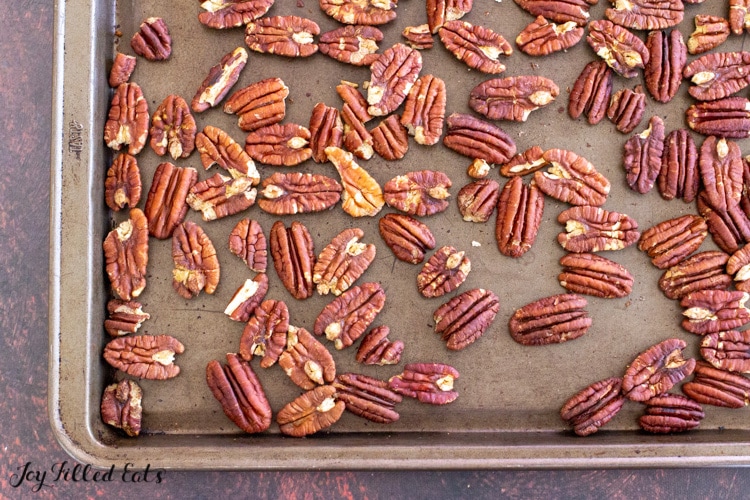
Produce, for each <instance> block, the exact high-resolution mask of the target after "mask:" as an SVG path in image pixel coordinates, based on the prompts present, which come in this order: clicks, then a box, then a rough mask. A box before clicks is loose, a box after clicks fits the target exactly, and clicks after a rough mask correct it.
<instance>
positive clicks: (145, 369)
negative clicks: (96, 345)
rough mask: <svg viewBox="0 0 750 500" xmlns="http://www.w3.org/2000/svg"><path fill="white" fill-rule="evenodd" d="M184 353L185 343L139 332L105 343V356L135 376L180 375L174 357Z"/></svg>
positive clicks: (159, 378) (159, 376)
mask: <svg viewBox="0 0 750 500" xmlns="http://www.w3.org/2000/svg"><path fill="white" fill-rule="evenodd" d="M183 352H185V346H183V345H182V343H181V342H180V341H179V340H177V339H176V338H174V337H171V336H169V335H138V336H135V337H118V338H116V339H113V340H111V341H110V342H109V343H108V344H107V345H106V346H104V359H105V360H106V361H107V363H109V364H110V365H111V366H112V367H114V368H116V369H118V370H122V371H123V372H125V373H127V374H128V375H131V376H133V377H138V378H145V379H148V380H167V379H170V378H174V377H176V376H177V375H179V374H180V367H179V366H177V365H175V364H174V357H175V354H182V353H183Z"/></svg>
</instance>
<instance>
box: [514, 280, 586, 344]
mask: <svg viewBox="0 0 750 500" xmlns="http://www.w3.org/2000/svg"><path fill="white" fill-rule="evenodd" d="M586 305H587V301H586V299H585V298H583V297H581V296H579V295H576V294H573V293H565V294H559V295H552V296H550V297H544V298H541V299H539V300H535V301H534V302H531V303H529V304H526V305H525V306H523V307H521V308H519V309H516V311H515V312H514V313H513V315H512V316H511V317H510V321H509V322H508V330H509V331H510V336H511V338H513V340H515V341H516V342H518V343H519V344H522V345H534V346H536V345H548V344H560V343H562V342H567V341H569V340H575V339H577V338H578V337H580V336H582V335H583V334H585V333H586V332H587V331H588V329H589V327H590V326H591V322H592V321H591V317H590V316H589V314H588V312H587V311H586V309H585V307H586Z"/></svg>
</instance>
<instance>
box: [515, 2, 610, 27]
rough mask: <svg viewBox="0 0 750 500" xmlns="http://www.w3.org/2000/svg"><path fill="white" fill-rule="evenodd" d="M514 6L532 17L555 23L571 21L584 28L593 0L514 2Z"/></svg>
mask: <svg viewBox="0 0 750 500" xmlns="http://www.w3.org/2000/svg"><path fill="white" fill-rule="evenodd" d="M515 2H516V4H517V5H518V6H519V7H521V8H522V9H523V10H525V11H526V12H528V13H529V14H531V15H532V16H544V17H545V18H546V19H549V20H550V21H554V22H556V23H567V22H568V21H573V22H574V23H576V24H578V25H579V26H585V25H586V23H587V22H588V20H589V17H590V15H589V8H590V7H591V5H593V4H595V3H596V2H594V1H593V0H515Z"/></svg>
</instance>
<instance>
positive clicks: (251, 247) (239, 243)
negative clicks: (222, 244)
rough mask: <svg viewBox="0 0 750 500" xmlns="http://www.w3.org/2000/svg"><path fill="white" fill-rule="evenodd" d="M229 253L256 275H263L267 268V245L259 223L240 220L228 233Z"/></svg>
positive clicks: (250, 220)
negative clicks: (240, 260)
mask: <svg viewBox="0 0 750 500" xmlns="http://www.w3.org/2000/svg"><path fill="white" fill-rule="evenodd" d="M229 251H230V252H232V254H234V255H236V256H237V257H239V258H241V259H242V261H243V262H244V263H245V264H246V265H247V267H249V268H250V269H251V270H253V271H255V272H256V273H265V272H266V267H267V266H268V243H267V241H266V235H265V234H263V228H262V227H261V226H260V223H259V222H258V221H256V220H252V219H241V220H240V221H239V222H237V224H236V225H235V226H234V228H232V231H231V232H230V233H229Z"/></svg>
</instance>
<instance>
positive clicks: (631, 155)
mask: <svg viewBox="0 0 750 500" xmlns="http://www.w3.org/2000/svg"><path fill="white" fill-rule="evenodd" d="M641 95H643V94H641ZM644 98H645V96H644ZM663 152H664V121H662V119H661V118H659V117H658V116H652V117H651V119H650V120H649V122H648V128H647V129H646V130H644V131H643V132H641V133H640V134H636V135H634V136H632V137H631V138H630V139H628V140H627V141H626V142H625V147H624V151H623V155H622V162H623V164H624V166H625V173H626V177H625V180H626V181H627V183H628V186H630V189H632V190H633V191H636V192H638V193H641V194H646V193H648V192H649V191H651V188H653V187H654V183H655V182H656V178H657V177H658V176H659V172H661V168H662V154H663Z"/></svg>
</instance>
